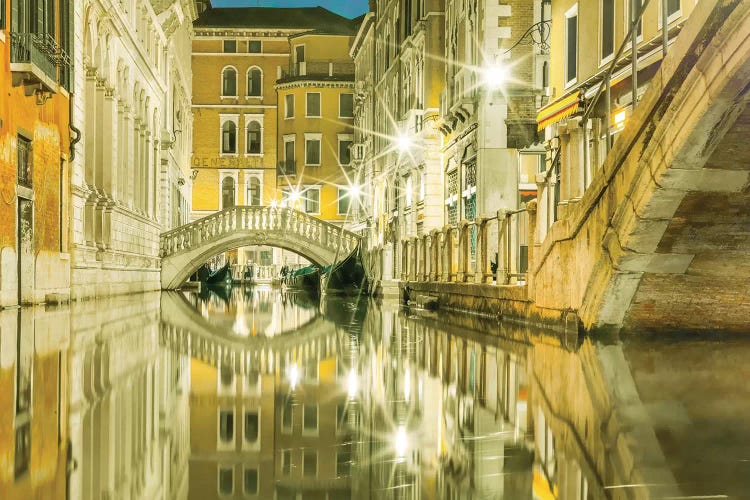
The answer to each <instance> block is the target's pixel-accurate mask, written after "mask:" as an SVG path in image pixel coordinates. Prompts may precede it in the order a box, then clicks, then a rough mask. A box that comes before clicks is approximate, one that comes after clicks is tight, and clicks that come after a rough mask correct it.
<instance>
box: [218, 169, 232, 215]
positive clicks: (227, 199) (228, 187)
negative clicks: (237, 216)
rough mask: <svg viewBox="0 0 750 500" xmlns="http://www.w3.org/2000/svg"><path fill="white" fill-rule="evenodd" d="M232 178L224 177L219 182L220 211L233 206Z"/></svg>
mask: <svg viewBox="0 0 750 500" xmlns="http://www.w3.org/2000/svg"><path fill="white" fill-rule="evenodd" d="M234 200H235V196H234V177H232V176H229V175H228V176H226V177H224V180H222V181H221V209H222V210H223V209H225V208H231V207H233V206H234Z"/></svg>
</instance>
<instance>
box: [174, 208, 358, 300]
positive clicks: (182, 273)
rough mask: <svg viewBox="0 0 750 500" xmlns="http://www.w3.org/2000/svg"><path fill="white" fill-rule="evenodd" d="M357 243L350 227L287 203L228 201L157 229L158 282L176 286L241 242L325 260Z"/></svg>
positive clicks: (328, 261)
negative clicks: (232, 203) (266, 204)
mask: <svg viewBox="0 0 750 500" xmlns="http://www.w3.org/2000/svg"><path fill="white" fill-rule="evenodd" d="M358 243H359V237H358V236H357V235H356V234H354V233H352V232H351V231H346V230H345V229H343V228H341V227H339V226H336V225H334V224H331V223H330V222H326V221H323V220H320V219H318V218H317V217H313V216H311V215H308V214H305V213H304V212H300V211H298V210H293V209H291V208H276V207H259V206H237V207H231V208H227V209H225V210H222V211H220V212H216V213H214V214H211V215H209V216H207V217H204V218H202V219H198V220H196V221H193V222H190V223H188V224H185V225H183V226H180V227H178V228H175V229H173V230H171V231H168V232H166V233H163V234H162V235H161V238H160V255H161V259H162V261H161V286H162V289H164V290H171V289H175V288H178V287H179V286H180V285H181V284H182V283H183V282H184V281H185V280H186V279H188V277H189V276H190V275H191V274H193V273H194V272H195V271H196V270H197V269H198V268H199V267H200V266H201V264H203V263H204V262H206V260H208V258H209V257H211V256H212V255H216V254H218V253H221V252H225V251H227V250H232V249H234V248H238V247H240V246H245V245H268V246H274V247H279V248H284V249H286V250H290V251H292V252H295V253H297V254H299V255H301V256H303V257H305V258H306V259H308V260H309V261H310V262H313V263H314V264H316V265H319V266H326V265H329V264H333V262H334V260H335V259H336V258H337V256H338V258H339V259H341V258H343V257H344V256H346V255H347V254H348V253H349V252H351V251H352V250H354V248H355V247H356V246H357V244H358Z"/></svg>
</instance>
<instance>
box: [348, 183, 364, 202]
mask: <svg viewBox="0 0 750 500" xmlns="http://www.w3.org/2000/svg"><path fill="white" fill-rule="evenodd" d="M361 193H362V190H361V188H360V187H359V186H358V185H357V184H352V185H350V186H349V198H351V199H353V200H356V199H357V198H359V195H360V194H361Z"/></svg>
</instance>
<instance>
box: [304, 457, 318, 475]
mask: <svg viewBox="0 0 750 500" xmlns="http://www.w3.org/2000/svg"><path fill="white" fill-rule="evenodd" d="M302 474H304V476H305V477H316V476H317V475H318V452H317V451H316V450H305V451H304V452H303V462H302Z"/></svg>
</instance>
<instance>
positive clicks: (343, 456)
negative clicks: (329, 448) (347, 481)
mask: <svg viewBox="0 0 750 500" xmlns="http://www.w3.org/2000/svg"><path fill="white" fill-rule="evenodd" d="M351 460H352V455H351V453H350V452H349V450H342V451H337V452H336V476H337V477H346V476H348V475H349V473H350V470H351Z"/></svg>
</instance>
